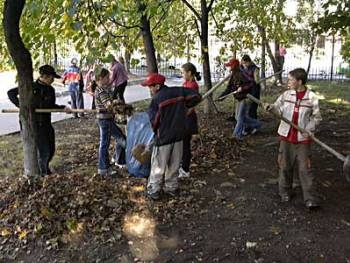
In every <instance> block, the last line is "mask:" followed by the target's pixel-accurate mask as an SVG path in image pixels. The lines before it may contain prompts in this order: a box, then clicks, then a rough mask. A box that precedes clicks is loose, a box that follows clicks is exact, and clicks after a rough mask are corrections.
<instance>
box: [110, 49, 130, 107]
mask: <svg viewBox="0 0 350 263" xmlns="http://www.w3.org/2000/svg"><path fill="white" fill-rule="evenodd" d="M111 59H112V62H111V71H112V75H111V79H110V84H111V85H112V86H113V88H114V90H113V99H119V100H121V101H122V102H125V98H124V92H125V88H126V86H127V85H128V79H129V77H128V73H127V71H126V69H125V67H124V65H123V64H122V63H120V62H119V61H118V60H116V59H115V57H114V56H111Z"/></svg>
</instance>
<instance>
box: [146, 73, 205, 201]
mask: <svg viewBox="0 0 350 263" xmlns="http://www.w3.org/2000/svg"><path fill="white" fill-rule="evenodd" d="M164 82H165V77H164V76H163V75H160V74H156V73H153V74H150V75H149V76H148V77H147V79H146V80H145V81H144V82H142V83H141V85H142V86H147V87H149V89H150V91H151V95H152V101H151V104H150V106H149V110H148V114H149V117H150V121H151V124H152V128H153V131H154V134H155V139H154V147H153V151H152V158H151V173H150V176H149V178H148V184H147V191H146V194H147V196H148V197H150V198H151V199H153V200H158V199H159V198H160V192H161V190H162V183H163V181H164V187H163V191H164V192H165V193H167V194H169V195H170V196H172V197H175V196H176V195H177V194H178V181H177V179H178V178H177V177H178V170H179V168H180V163H181V160H182V148H183V144H182V140H183V138H184V134H185V119H186V112H187V109H186V107H187V108H190V107H194V106H195V105H197V104H198V103H199V102H200V101H201V96H200V94H199V93H198V92H197V91H195V90H191V89H185V88H183V87H167V86H166V85H164Z"/></svg>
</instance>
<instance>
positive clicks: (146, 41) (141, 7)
mask: <svg viewBox="0 0 350 263" xmlns="http://www.w3.org/2000/svg"><path fill="white" fill-rule="evenodd" d="M137 6H138V12H139V13H140V14H141V34H142V38H143V45H144V48H145V54H146V63H147V72H148V73H158V66H157V59H156V52H155V48H154V43H153V35H152V31H151V25H150V21H149V19H148V18H147V16H146V14H145V10H146V5H145V4H143V3H142V2H141V1H140V0H137Z"/></svg>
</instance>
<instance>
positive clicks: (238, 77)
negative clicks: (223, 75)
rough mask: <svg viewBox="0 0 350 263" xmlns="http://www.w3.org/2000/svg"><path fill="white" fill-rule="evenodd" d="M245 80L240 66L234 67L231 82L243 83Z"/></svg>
mask: <svg viewBox="0 0 350 263" xmlns="http://www.w3.org/2000/svg"><path fill="white" fill-rule="evenodd" d="M243 80H244V77H243V74H242V71H241V69H240V68H239V67H234V68H232V70H231V78H230V80H229V82H230V83H231V84H235V85H241V83H242V82H243Z"/></svg>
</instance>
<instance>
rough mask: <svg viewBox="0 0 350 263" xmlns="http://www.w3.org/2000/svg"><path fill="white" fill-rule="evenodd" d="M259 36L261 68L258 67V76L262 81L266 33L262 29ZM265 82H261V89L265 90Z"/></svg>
mask: <svg viewBox="0 0 350 263" xmlns="http://www.w3.org/2000/svg"><path fill="white" fill-rule="evenodd" d="M260 34H261V66H260V76H261V78H262V79H264V78H266V46H265V43H266V32H265V29H264V28H261V30H260ZM265 88H266V80H264V81H263V82H261V89H262V90H265Z"/></svg>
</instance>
